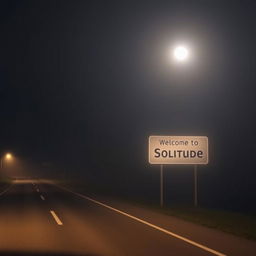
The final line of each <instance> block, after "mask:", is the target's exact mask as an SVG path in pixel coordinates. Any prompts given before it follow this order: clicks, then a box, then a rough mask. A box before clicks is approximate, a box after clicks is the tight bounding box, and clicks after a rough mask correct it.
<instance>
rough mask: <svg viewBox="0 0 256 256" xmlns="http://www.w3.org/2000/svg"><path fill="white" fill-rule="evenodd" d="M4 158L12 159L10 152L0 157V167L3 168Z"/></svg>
mask: <svg viewBox="0 0 256 256" xmlns="http://www.w3.org/2000/svg"><path fill="white" fill-rule="evenodd" d="M4 159H6V160H8V161H10V160H11V159H12V154H10V153H7V154H5V155H4V156H2V157H1V169H2V168H3V161H4Z"/></svg>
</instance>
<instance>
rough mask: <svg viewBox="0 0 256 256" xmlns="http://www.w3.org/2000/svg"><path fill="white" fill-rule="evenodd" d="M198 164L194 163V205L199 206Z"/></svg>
mask: <svg viewBox="0 0 256 256" xmlns="http://www.w3.org/2000/svg"><path fill="white" fill-rule="evenodd" d="M197 205H198V202H197V165H196V164H195V165H194V206H195V207H197Z"/></svg>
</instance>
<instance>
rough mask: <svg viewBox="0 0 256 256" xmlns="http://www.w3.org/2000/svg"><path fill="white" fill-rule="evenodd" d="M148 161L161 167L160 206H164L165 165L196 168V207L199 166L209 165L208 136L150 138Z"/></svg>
mask: <svg viewBox="0 0 256 256" xmlns="http://www.w3.org/2000/svg"><path fill="white" fill-rule="evenodd" d="M148 161H149V163H150V164H157V165H160V206H161V207H163V204H164V198H163V197H164V193H163V192H164V191H163V190H164V188H163V186H164V184H163V165H164V164H189V165H193V166H194V206H195V207H196V206H197V205H198V201H197V194H198V191H197V165H199V164H200V165H206V164H208V161H209V159H208V138H207V137H206V136H149V138H148Z"/></svg>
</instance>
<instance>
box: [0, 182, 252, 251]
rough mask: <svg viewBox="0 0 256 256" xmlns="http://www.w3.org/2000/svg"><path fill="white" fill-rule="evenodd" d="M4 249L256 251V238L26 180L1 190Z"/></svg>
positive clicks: (1, 244)
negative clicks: (233, 234)
mask: <svg viewBox="0 0 256 256" xmlns="http://www.w3.org/2000/svg"><path fill="white" fill-rule="evenodd" d="M0 255H55V256H57V255H58V256H59V255H71V256H75V255H81V256H89V255H94V256H101V255H117V256H122V255H147V256H148V255H154V256H155V255H163V256H164V255H175V256H186V255H189V256H203V255H207V256H216V255H218V256H224V255H228V256H231V255H234V256H236V255H237V256H238V255H241V256H246V255H248V256H255V255H256V243H255V242H253V241H248V240H246V239H242V238H238V237H235V236H232V235H229V234H225V233H222V232H220V231H216V230H213V229H208V228H206V227H201V226H198V225H195V224H192V223H189V222H185V221H183V220H179V219H177V218H174V217H170V216H165V215H162V214H160V213H154V212H152V211H150V210H146V209H140V208H139V207H135V206H130V205H127V204H124V203H120V202H114V201H113V202H106V201H104V200H103V201H102V200H100V199H95V198H91V197H90V198H88V197H86V196H83V195H80V194H76V193H72V192H71V191H67V190H64V189H61V188H60V187H57V186H55V185H54V184H47V183H42V182H39V181H35V180H24V181H16V183H15V184H13V185H12V186H11V187H10V188H9V189H8V190H7V191H6V192H5V193H3V194H1V195H0Z"/></svg>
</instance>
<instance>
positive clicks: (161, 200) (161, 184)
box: [160, 164, 164, 207]
mask: <svg viewBox="0 0 256 256" xmlns="http://www.w3.org/2000/svg"><path fill="white" fill-rule="evenodd" d="M163 179H164V177H163V165H162V164H161V165H160V206H161V207H163V205H164V188H163V186H164V184H163Z"/></svg>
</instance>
